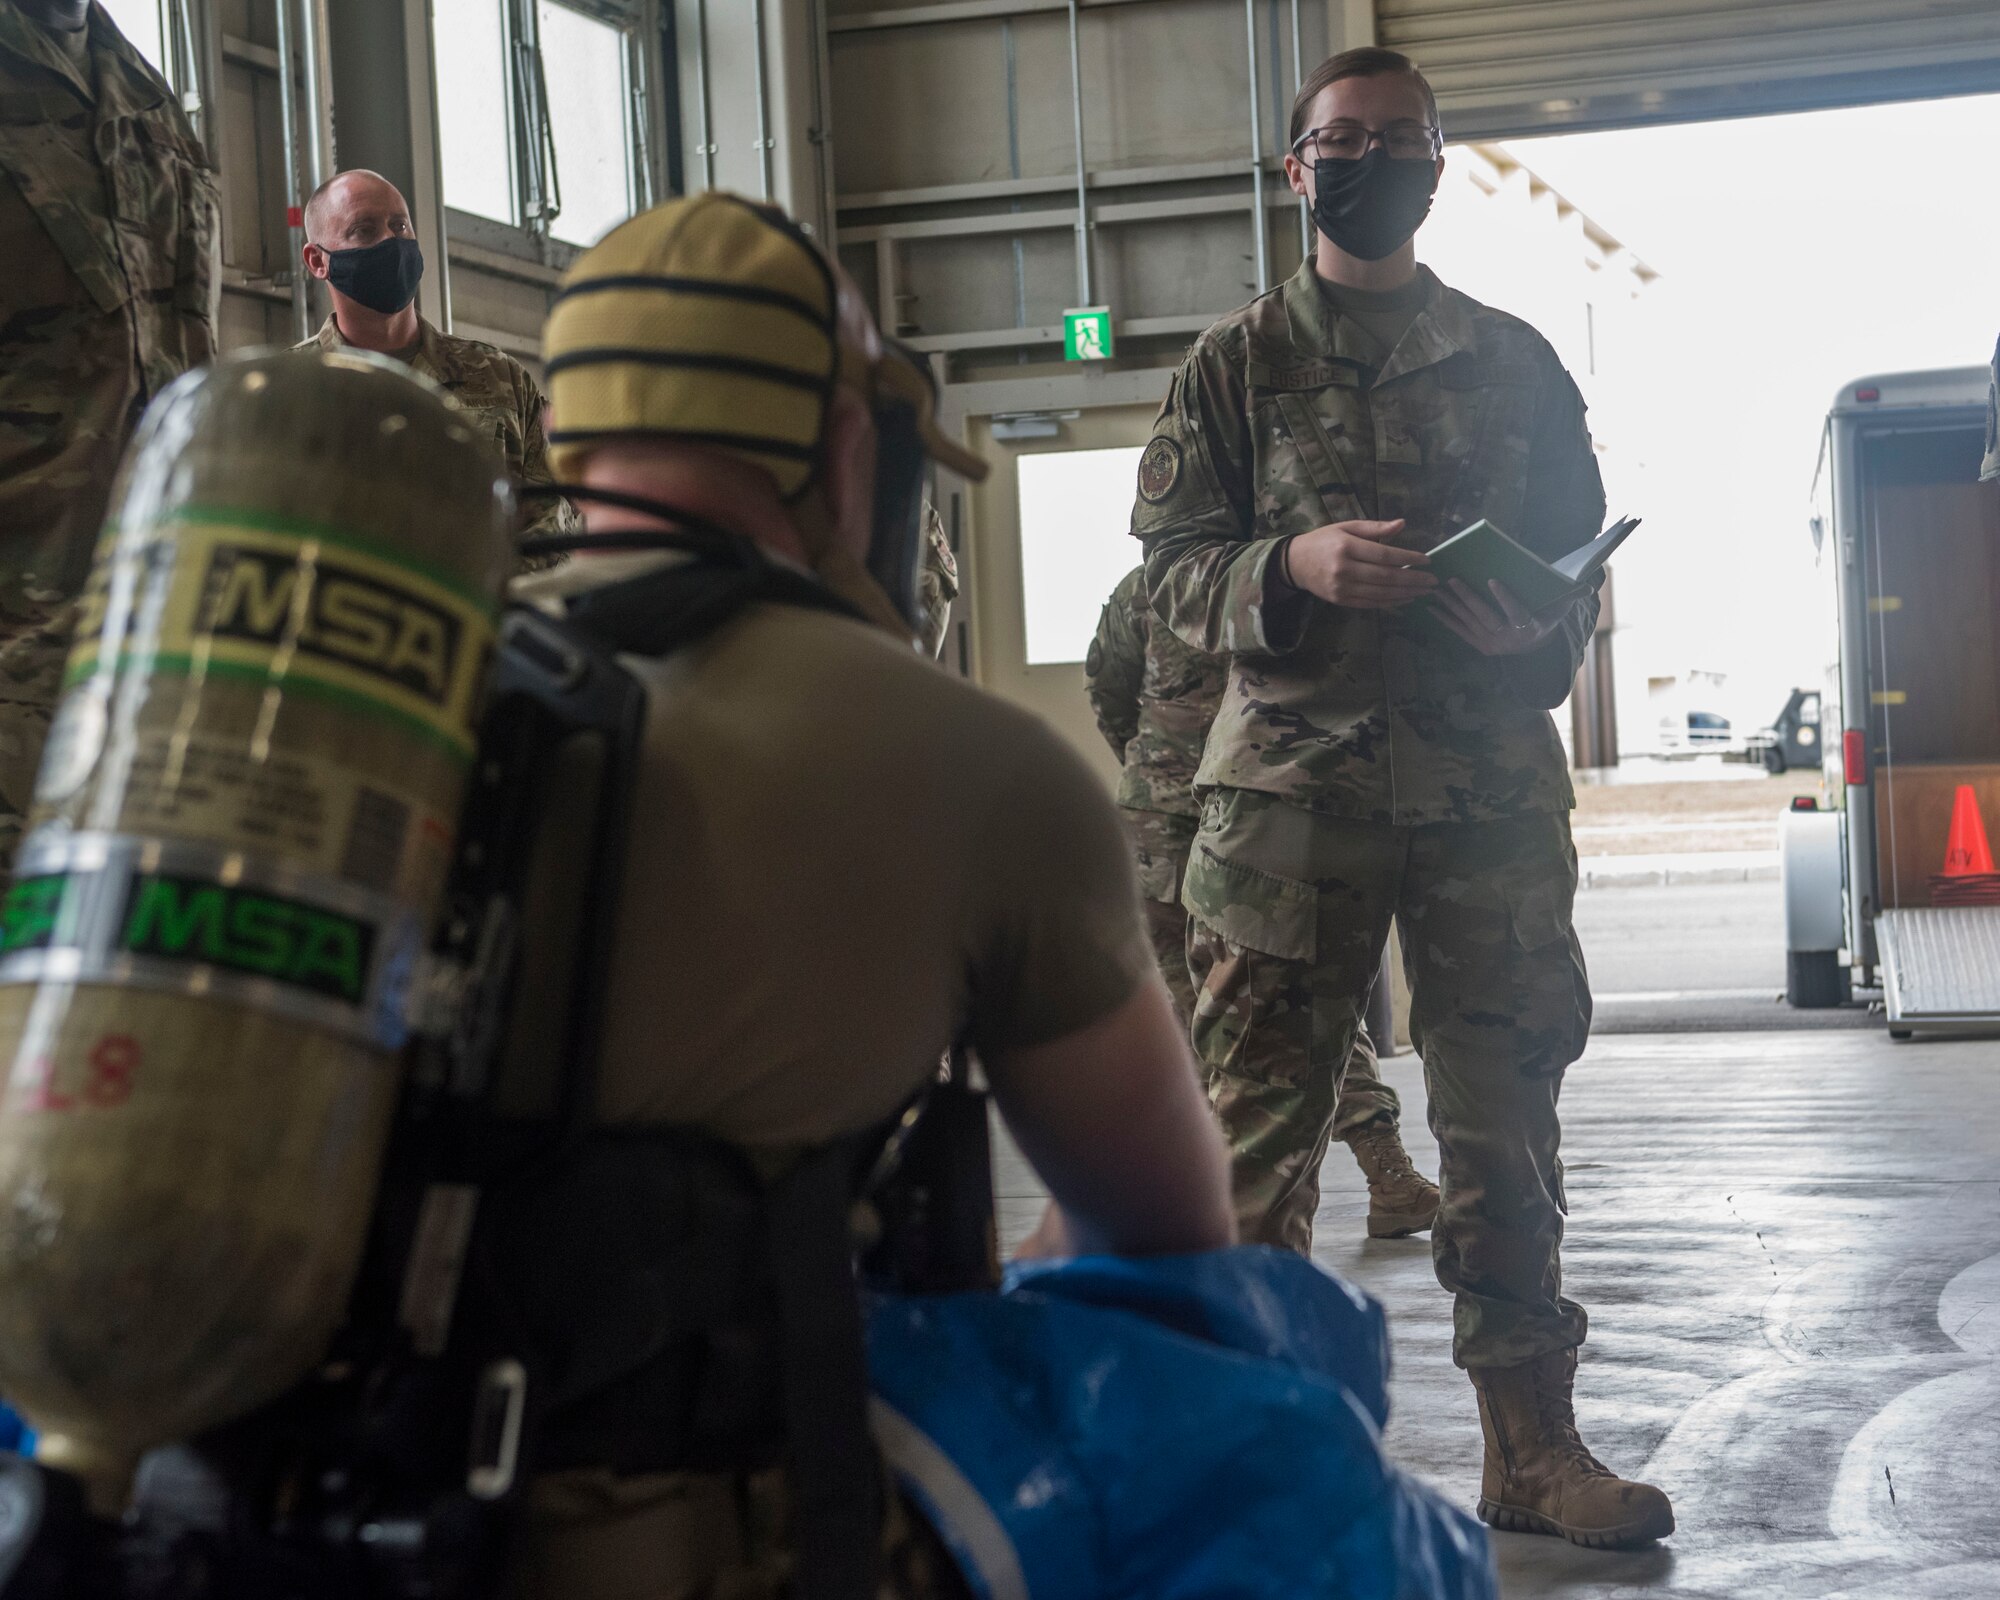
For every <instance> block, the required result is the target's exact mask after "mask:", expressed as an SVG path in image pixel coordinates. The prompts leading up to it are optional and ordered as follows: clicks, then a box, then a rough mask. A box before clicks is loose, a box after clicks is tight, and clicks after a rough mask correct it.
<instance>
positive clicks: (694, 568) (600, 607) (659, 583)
mask: <svg viewBox="0 0 2000 1600" xmlns="http://www.w3.org/2000/svg"><path fill="white" fill-rule="evenodd" d="M760 601H770V602H774V603H776V604H779V605H788V606H798V607H800V608H802V609H804V610H808V611H830V612H833V613H835V614H836V615H839V616H845V617H852V618H854V619H855V620H857V621H860V620H864V619H862V617H861V613H860V612H858V611H856V610H855V609H854V607H852V606H850V605H849V604H848V603H847V602H846V601H845V600H843V599H841V598H840V597H839V596H838V595H836V594H834V593H833V591H832V590H830V589H828V588H826V587H825V585H823V584H821V583H820V582H819V581H818V580H817V579H814V578H810V577H808V576H806V575H805V574H804V573H802V572H794V571H792V570H791V569H790V568H788V567H781V566H778V565H776V564H775V563H773V562H770V561H768V560H764V559H763V558H761V557H756V556H752V557H748V558H746V559H744V560H742V561H740V562H725V561H717V560H713V559H696V560H691V561H686V562H683V563H680V564H679V565H676V566H668V567H660V568H658V569H656V570H654V571H652V572H644V573H641V574H639V576H637V577H635V578H626V579H623V580H621V581H620V582H617V583H609V584H605V585H603V586H601V587H599V588H595V589H585V590H582V591H580V592H578V593H576V594H574V595H571V596H570V597H569V602H568V620H569V622H570V624H571V625H572V626H573V627H577V628H580V629H582V630H583V631H584V632H585V633H587V634H589V635H591V636H592V637H593V638H594V639H596V640H598V641H600V642H601V643H602V644H604V645H605V646H606V647H607V648H609V649H611V650H613V651H616V652H618V653H620V654H624V655H638V656H655V657H659V656H667V655H671V654H673V653H674V652H675V651H677V650H685V649H687V648H688V647H689V646H690V645H693V644H696V643H698V642H699V641H700V640H702V639H704V638H706V637H707V636H708V635H709V634H711V633H713V632H714V631H715V630H716V629H717V628H720V627H721V626H722V625H723V624H724V623H726V622H728V621H729V620H730V619H731V618H733V617H735V616H736V615H737V614H738V613H739V612H741V611H743V610H744V609H745V608H746V607H748V606H751V605H755V604H757V603H758V602H760Z"/></svg>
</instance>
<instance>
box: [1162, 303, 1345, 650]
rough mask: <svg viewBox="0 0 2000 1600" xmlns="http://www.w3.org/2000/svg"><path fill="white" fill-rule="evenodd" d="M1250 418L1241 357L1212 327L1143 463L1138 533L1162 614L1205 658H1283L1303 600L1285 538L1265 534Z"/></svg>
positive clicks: (1293, 641) (1297, 630) (1300, 625)
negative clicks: (1285, 569)
mask: <svg viewBox="0 0 2000 1600" xmlns="http://www.w3.org/2000/svg"><path fill="white" fill-rule="evenodd" d="M1250 462H1251V447H1250V419H1249V414H1248V408H1247V403H1246V400H1245V396H1244V389H1243V381H1242V375H1241V372H1240V371H1239V369H1238V365H1237V363H1236V362H1235V361H1234V360H1233V359H1231V357H1230V355H1229V354H1228V352H1227V351H1225V350H1224V349H1223V348H1222V346H1221V343H1220V341H1218V340H1217V339H1216V338H1215V336H1214V335H1213V334H1212V333H1209V334H1204V335H1202V337H1201V338H1200V339H1199V340H1197V341H1196V342H1195V347H1194V348H1193V349H1192V350H1190V351H1189V352H1188V357H1187V360H1186V361H1185V362H1183V363H1182V365H1181V369H1180V371H1179V372H1177V373H1176V374H1175V375H1174V379H1173V383H1172V386H1171V387H1170V388H1169V389H1168V390H1167V399H1166V404H1165V405H1163V406H1162V407H1161V408H1160V415H1159V418H1158V420H1157V421H1155V422H1154V424H1153V438H1152V442H1151V443H1150V444H1148V445H1147V446H1146V450H1145V453H1144V455H1142V456H1141V457H1140V461H1139V492H1138V498H1137V500H1136V501H1135V502H1134V504H1133V507H1132V532H1133V534H1134V535H1135V536H1136V537H1137V538H1138V539H1139V541H1140V543H1141V544H1142V545H1143V546H1144V547H1145V551H1146V588H1147V591H1148V597H1149V599H1150V601H1151V604H1152V607H1153V611H1154V613H1155V615H1157V616H1159V617H1160V618H1161V619H1162V620H1164V621H1165V622H1166V624H1167V626H1168V627H1170V628H1172V629H1173V631H1174V632H1175V633H1176V634H1177V635H1179V636H1180V637H1181V638H1182V639H1184V640H1186V641H1187V643H1188V644H1189V645H1191V646H1192V647H1193V648H1194V649H1196V650H1199V651H1201V652H1203V653H1204V654H1207V655H1223V654H1227V653H1232V652H1234V653H1240V654H1246V655H1277V654H1281V653H1283V652H1284V651H1287V650H1290V649H1292V648H1294V647H1295V646H1296V645H1297V644H1298V643H1299V640H1300V638H1301V637H1302V636H1303V633H1304V623H1305V607H1304V606H1302V605H1301V604H1300V603H1299V596H1298V593H1297V591H1296V590H1294V589H1293V588H1292V587H1291V586H1290V585H1289V584H1287V583H1285V582H1284V581H1283V580H1282V578H1280V577H1279V576H1278V572H1277V569H1276V561H1277V558H1278V554H1279V552H1280V551H1281V550H1282V549H1283V547H1284V540H1283V539H1281V538H1258V537H1257V518H1256V511H1255V504H1254V497H1253V494H1252V487H1251V482H1250Z"/></svg>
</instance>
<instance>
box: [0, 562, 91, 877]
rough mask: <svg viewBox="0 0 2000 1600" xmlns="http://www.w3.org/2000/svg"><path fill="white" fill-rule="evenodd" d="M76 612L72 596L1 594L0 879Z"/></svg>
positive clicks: (23, 817) (31, 791) (8, 867)
mask: <svg viewBox="0 0 2000 1600" xmlns="http://www.w3.org/2000/svg"><path fill="white" fill-rule="evenodd" d="M75 617H76V607H75V604H74V602H64V601H56V600H51V601H48V602H46V603H44V602H42V601H40V600H38V599H36V598H31V597H30V596H27V595H23V594H20V593H18V592H17V593H15V594H13V595H10V596H6V597H4V598H0V883H4V881H5V880H6V879H7V877H9V876H10V875H11V874H12V872H13V870H14V852H15V850H16V849H17V848H18V847H19V845H20V843H21V834H22V832H23V830H24V828H25V826H26V821H27V815H28V808H29V806H30V805H31V804H32V803H33V801H34V797H35V773H36V770H37V769H38V768H39V767H40V766H41V762H42V745H43V743H44V741H45V740H46V739H47V738H48V733H49V719H50V718H51V717H52V716H53V715H54V714H55V708H56V701H57V700H58V699H60V698H61V696H62V677H63V664H64V662H65V661H67V659H68V657H69V636H70V629H71V626H72V624H73V623H74V621H75Z"/></svg>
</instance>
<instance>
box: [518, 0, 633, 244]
mask: <svg viewBox="0 0 2000 1600" xmlns="http://www.w3.org/2000/svg"><path fill="white" fill-rule="evenodd" d="M540 23H541V34H542V75H543V77H544V78H546V79H547V80H548V86H549V121H550V123H551V124H552V125H553V127H554V129H555V136H556V174H557V176H558V178H559V179H560V180H561V184H562V215H560V216H559V217H557V218H556V223H555V233H556V237H557V238H559V239H565V240H567V241H569V242H570V243H571V244H595V243H596V242H597V241H598V240H599V239H601V238H602V237H603V236H604V235H605V234H606V233H607V232H608V231H610V230H611V229H612V228H614V227H616V226H617V225H618V224H619V223H621V222H623V221H624V220H625V219H626V218H627V217H629V216H630V215H631V214H632V202H631V198H630V195H631V181H630V180H631V167H632V151H631V143H632V142H631V139H630V137H629V136H628V133H627V124H626V120H625V105H626V95H625V36H624V34H622V33H620V32H619V31H618V30H617V29H616V28H613V27H611V26H609V25H608V24H606V23H602V22H599V21H597V20H596V19H594V18H592V17H586V16H583V15H581V14H579V13H578V12H575V11H571V10H570V9H569V8H568V7H567V6H559V5H555V4H552V3H551V0H541V15H540Z"/></svg>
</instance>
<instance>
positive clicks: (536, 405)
mask: <svg viewBox="0 0 2000 1600" xmlns="http://www.w3.org/2000/svg"><path fill="white" fill-rule="evenodd" d="M520 381H521V387H522V391H523V392H522V395H521V438H522V440H523V447H522V453H521V481H522V482H523V483H553V482H555V474H554V473H553V472H551V471H550V470H549V441H548V435H547V434H546V433H544V432H543V430H542V412H543V410H544V407H545V402H544V401H543V399H542V391H541V389H540V387H539V386H538V385H537V384H536V383H535V380H534V379H533V378H532V377H531V376H529V374H528V372H527V370H526V369H525V368H523V369H522V370H521V374H520ZM582 531H583V518H582V517H581V516H580V515H579V514H578V513H577V509H576V507H575V506H573V505H571V504H570V503H569V502H568V501H567V500H561V499H549V498H545V497H539V496H538V497H537V498H536V499H535V500H532V501H530V502H528V504H527V506H526V507H525V508H524V520H523V524H522V528H521V537H522V538H523V539H542V538H547V537H549V536H550V535H552V534H560V535H562V536H564V537H565V538H566V537H568V536H569V535H570V534H574V533H581V532H582Z"/></svg>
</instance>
